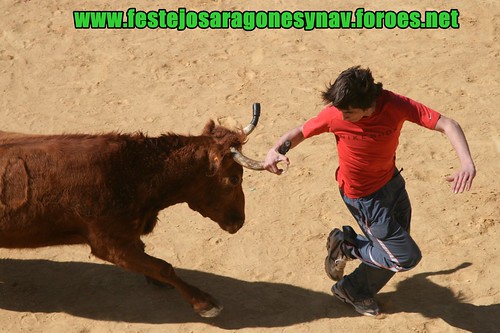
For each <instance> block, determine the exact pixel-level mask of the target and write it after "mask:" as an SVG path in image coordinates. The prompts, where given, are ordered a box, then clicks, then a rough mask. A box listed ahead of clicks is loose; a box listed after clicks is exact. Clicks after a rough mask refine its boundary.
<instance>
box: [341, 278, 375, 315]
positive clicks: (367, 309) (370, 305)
mask: <svg viewBox="0 0 500 333" xmlns="http://www.w3.org/2000/svg"><path fill="white" fill-rule="evenodd" d="M332 293H333V294H334V295H335V297H337V298H338V299H339V300H341V301H342V302H344V303H347V304H351V305H352V306H354V310H356V312H358V313H360V314H362V315H365V316H378V315H379V314H380V308H379V307H378V305H377V303H376V302H375V300H374V299H373V298H366V299H363V300H360V301H357V300H355V299H354V298H353V297H352V296H351V295H349V293H348V292H347V290H345V288H344V287H342V286H341V285H339V284H338V283H335V284H334V285H333V287H332Z"/></svg>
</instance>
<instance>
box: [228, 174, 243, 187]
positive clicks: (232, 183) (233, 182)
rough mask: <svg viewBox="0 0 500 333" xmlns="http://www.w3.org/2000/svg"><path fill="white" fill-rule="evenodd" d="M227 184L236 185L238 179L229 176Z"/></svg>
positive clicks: (238, 181)
mask: <svg viewBox="0 0 500 333" xmlns="http://www.w3.org/2000/svg"><path fill="white" fill-rule="evenodd" d="M229 182H230V183H231V185H238V184H239V183H240V177H238V176H231V177H229Z"/></svg>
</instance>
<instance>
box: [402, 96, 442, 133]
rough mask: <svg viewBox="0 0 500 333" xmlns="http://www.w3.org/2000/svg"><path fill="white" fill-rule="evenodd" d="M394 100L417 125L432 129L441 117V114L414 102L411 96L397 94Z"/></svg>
mask: <svg viewBox="0 0 500 333" xmlns="http://www.w3.org/2000/svg"><path fill="white" fill-rule="evenodd" d="M395 96H396V100H397V102H396V103H397V104H398V108H400V109H401V110H403V111H404V112H405V113H406V118H407V119H408V120H409V121H411V122H412V123H415V124H417V125H420V126H423V127H426V128H429V129H434V128H436V124H437V122H438V120H439V118H440V117H441V114H440V113H439V112H437V111H435V110H433V109H431V108H430V107H427V106H425V105H424V104H422V103H419V102H416V101H414V100H412V99H411V98H408V97H404V96H401V95H397V94H395Z"/></svg>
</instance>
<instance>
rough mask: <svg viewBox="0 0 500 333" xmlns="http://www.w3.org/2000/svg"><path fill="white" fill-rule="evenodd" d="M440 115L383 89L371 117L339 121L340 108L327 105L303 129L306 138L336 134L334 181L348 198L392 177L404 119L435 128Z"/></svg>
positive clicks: (377, 187) (376, 188) (340, 115)
mask: <svg viewBox="0 0 500 333" xmlns="http://www.w3.org/2000/svg"><path fill="white" fill-rule="evenodd" d="M440 116H441V115H440V114H439V113H438V112H436V111H434V110H432V109H431V108H428V107H426V106H425V105H423V104H421V103H418V102H416V101H414V100H412V99H410V98H408V97H404V96H401V95H398V94H395V93H393V92H391V91H388V90H383V91H382V94H381V96H380V97H379V98H378V100H377V104H376V107H375V111H374V112H373V114H372V115H371V116H369V117H366V118H362V119H361V120H359V121H357V122H355V123H351V122H348V121H345V120H342V112H341V111H340V110H339V109H337V108H336V107H334V106H328V107H326V108H325V109H323V110H322V111H321V112H320V113H319V114H318V115H317V116H316V117H314V118H312V119H310V120H308V121H307V122H306V123H305V124H304V126H303V130H302V131H303V135H304V137H305V138H309V137H312V136H314V135H318V134H321V133H325V132H332V133H334V134H335V139H336V140H337V150H338V155H339V167H338V168H337V172H336V178H337V182H338V183H339V186H340V188H341V190H342V191H343V192H344V193H345V194H346V195H347V196H348V197H350V198H361V197H365V196H367V195H370V194H372V193H374V192H375V191H377V190H379V189H380V188H381V187H382V186H384V185H385V184H386V183H387V182H388V181H389V180H390V179H391V178H392V176H393V174H394V168H395V160H396V149H397V147H398V143H399V134H400V133H401V128H402V127H403V123H404V121H406V120H409V121H411V122H413V123H415V124H418V125H420V126H424V127H426V128H430V129H434V128H435V127H436V123H437V121H438V120H439V117H440Z"/></svg>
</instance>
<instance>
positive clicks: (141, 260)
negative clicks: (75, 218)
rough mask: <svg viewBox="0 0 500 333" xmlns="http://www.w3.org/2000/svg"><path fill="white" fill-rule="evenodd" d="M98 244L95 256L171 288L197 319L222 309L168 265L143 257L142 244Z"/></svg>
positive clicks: (217, 303)
mask: <svg viewBox="0 0 500 333" xmlns="http://www.w3.org/2000/svg"><path fill="white" fill-rule="evenodd" d="M104 243H105V245H104ZM99 244H103V246H97V245H92V244H91V248H92V253H93V254H94V255H95V256H97V257H99V258H101V259H103V260H106V261H109V262H112V263H114V264H116V265H117V266H120V267H122V268H125V269H127V270H129V271H132V272H135V273H139V274H142V275H145V276H146V277H148V278H150V279H151V280H154V281H157V282H160V283H164V284H167V285H172V286H174V287H175V288H176V289H177V290H178V291H179V293H180V294H181V296H182V297H183V298H184V299H185V300H186V301H187V302H189V303H190V304H191V306H192V307H193V309H194V311H195V312H196V313H198V314H199V315H200V316H202V317H215V316H217V315H218V314H219V313H220V311H221V310H222V306H221V305H220V304H219V302H218V301H217V300H216V299H215V298H213V297H212V296H210V295H209V294H207V293H205V292H203V291H201V290H200V289H198V288H196V287H194V286H191V285H189V284H187V283H186V282H184V281H183V280H182V279H181V278H179V277H178V276H177V275H176V274H175V271H174V268H173V267H172V265H171V264H169V263H168V262H166V261H164V260H161V259H158V258H155V257H152V256H150V255H148V254H146V253H145V252H144V246H143V245H142V242H140V241H139V243H137V242H136V243H135V245H134V242H133V241H130V240H127V241H123V242H116V240H111V241H106V242H102V241H101V242H99Z"/></svg>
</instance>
